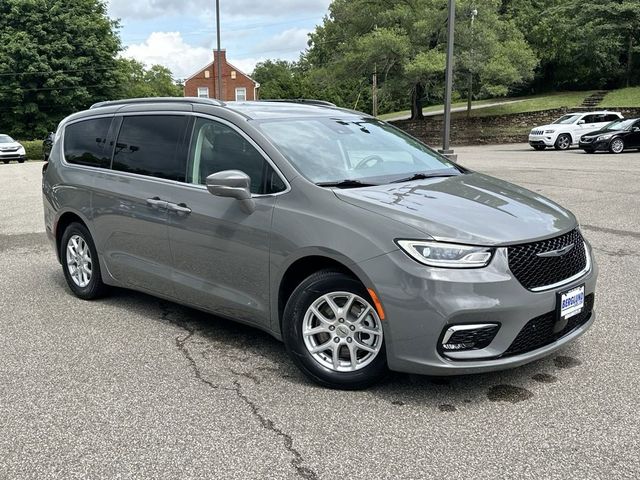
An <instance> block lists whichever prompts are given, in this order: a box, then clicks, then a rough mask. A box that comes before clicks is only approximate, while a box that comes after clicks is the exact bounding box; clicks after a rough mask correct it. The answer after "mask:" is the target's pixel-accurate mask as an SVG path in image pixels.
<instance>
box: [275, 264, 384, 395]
mask: <svg viewBox="0 0 640 480" xmlns="http://www.w3.org/2000/svg"><path fill="white" fill-rule="evenodd" d="M282 327H283V337H284V342H285V345H286V348H287V351H288V352H289V354H290V356H291V358H292V359H293V361H294V362H295V364H296V365H297V366H298V368H300V370H302V372H303V373H304V374H305V375H306V376H307V377H308V378H310V379H311V380H313V381H314V382H316V383H318V384H320V385H322V386H325V387H329V388H340V389H345V390H356V389H361V388H366V387H368V386H370V385H372V384H374V383H376V382H377V381H379V380H380V379H381V378H382V377H383V376H384V375H385V374H386V372H387V361H386V354H385V345H384V332H383V328H382V321H381V319H380V317H379V315H378V312H377V311H376V309H375V307H374V306H373V303H372V301H371V299H370V297H369V293H368V292H367V290H366V289H365V288H364V286H363V285H362V284H361V283H360V282H359V281H358V280H356V279H354V278H352V277H350V276H348V275H345V274H344V273H341V272H337V271H332V270H323V271H320V272H317V273H314V274H313V275H311V276H310V277H308V278H307V279H306V280H304V281H303V282H302V283H301V284H300V285H299V286H298V287H297V288H296V289H295V291H294V292H293V294H292V295H291V298H290V299H289V301H288V302H287V306H286V308H285V311H284V318H283V325H282Z"/></svg>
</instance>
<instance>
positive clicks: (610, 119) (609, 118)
mask: <svg viewBox="0 0 640 480" xmlns="http://www.w3.org/2000/svg"><path fill="white" fill-rule="evenodd" d="M605 119H606V120H605V121H607V122H615V121H616V120H620V117H619V116H618V115H613V114H611V113H610V114H608V115H605Z"/></svg>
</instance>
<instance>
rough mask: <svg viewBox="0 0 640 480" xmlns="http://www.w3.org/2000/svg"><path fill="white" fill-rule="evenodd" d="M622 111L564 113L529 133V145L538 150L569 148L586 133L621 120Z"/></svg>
mask: <svg viewBox="0 0 640 480" xmlns="http://www.w3.org/2000/svg"><path fill="white" fill-rule="evenodd" d="M621 118H623V117H622V114H621V113H620V112H608V111H601V112H576V113H569V114H567V115H563V116H562V117H560V118H559V119H557V120H556V121H555V122H553V123H551V124H550V125H542V126H540V127H535V128H534V129H532V130H531V133H530V134H529V145H531V146H532V147H533V148H534V149H536V150H544V149H545V148H547V147H554V148H555V149H556V150H567V149H568V148H570V147H571V146H572V145H577V144H578V142H579V141H580V137H581V136H582V135H584V134H585V133H589V132H592V131H594V130H599V129H600V128H602V127H604V126H605V125H607V124H609V123H611V122H613V121H615V120H620V119H621Z"/></svg>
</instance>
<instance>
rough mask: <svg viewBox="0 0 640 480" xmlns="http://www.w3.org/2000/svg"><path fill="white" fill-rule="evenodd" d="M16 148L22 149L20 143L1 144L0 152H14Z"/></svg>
mask: <svg viewBox="0 0 640 480" xmlns="http://www.w3.org/2000/svg"><path fill="white" fill-rule="evenodd" d="M14 148H22V145H21V144H19V143H18V142H11V143H0V150H4V149H11V150H13V149H14Z"/></svg>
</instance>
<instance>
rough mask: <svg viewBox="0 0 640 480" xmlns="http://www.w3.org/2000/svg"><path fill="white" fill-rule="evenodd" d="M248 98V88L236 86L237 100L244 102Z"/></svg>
mask: <svg viewBox="0 0 640 480" xmlns="http://www.w3.org/2000/svg"><path fill="white" fill-rule="evenodd" d="M246 99H247V89H246V88H244V87H239V88H236V102H244V101H245V100H246Z"/></svg>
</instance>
